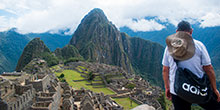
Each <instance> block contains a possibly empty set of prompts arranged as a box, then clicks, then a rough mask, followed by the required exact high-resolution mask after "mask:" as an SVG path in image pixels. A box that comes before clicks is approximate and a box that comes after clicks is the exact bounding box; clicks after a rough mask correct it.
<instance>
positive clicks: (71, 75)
mask: <svg viewBox="0 0 220 110" xmlns="http://www.w3.org/2000/svg"><path fill="white" fill-rule="evenodd" d="M61 73H63V74H64V78H65V79H66V81H67V82H68V83H69V85H70V86H72V87H73V88H74V89H81V88H82V87H83V88H85V89H89V90H91V91H94V92H98V93H100V92H103V93H104V94H105V95H108V94H115V93H114V92H113V91H111V90H110V89H108V88H93V87H92V86H91V85H86V84H90V82H88V81H80V82H74V81H72V80H81V79H84V78H83V77H81V76H80V73H78V72H76V71H74V70H64V71H63V72H61ZM61 73H55V74H56V75H57V76H60V74H61ZM93 82H94V81H93Z"/></svg>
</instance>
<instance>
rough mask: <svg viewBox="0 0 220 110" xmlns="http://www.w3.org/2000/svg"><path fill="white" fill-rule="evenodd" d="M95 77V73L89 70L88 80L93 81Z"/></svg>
mask: <svg viewBox="0 0 220 110" xmlns="http://www.w3.org/2000/svg"><path fill="white" fill-rule="evenodd" d="M94 78H95V74H93V72H89V74H88V80H89V81H92V80H93V79H94Z"/></svg>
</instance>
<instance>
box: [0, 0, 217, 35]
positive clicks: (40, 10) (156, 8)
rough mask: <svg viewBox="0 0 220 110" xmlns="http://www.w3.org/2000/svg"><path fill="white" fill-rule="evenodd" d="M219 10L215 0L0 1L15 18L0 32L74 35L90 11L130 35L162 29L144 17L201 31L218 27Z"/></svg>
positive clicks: (159, 25) (2, 26) (8, 21)
mask: <svg viewBox="0 0 220 110" xmlns="http://www.w3.org/2000/svg"><path fill="white" fill-rule="evenodd" d="M219 6H220V1H219V0H209V1H208V0H2V1H1V3H0V9H3V10H7V11H8V12H11V13H14V14H16V16H17V17H16V18H8V17H5V18H4V19H3V18H1V19H3V21H5V22H6V23H5V22H3V21H0V28H1V30H2V29H6V28H11V27H12V26H13V27H16V28H18V30H20V31H21V32H23V33H26V32H45V31H48V30H57V29H62V28H71V30H73V31H74V30H75V29H76V28H77V26H78V24H79V23H80V21H81V19H82V18H83V17H84V16H85V15H86V14H87V13H88V12H89V11H90V10H91V9H93V8H101V9H102V10H103V11H104V12H105V14H106V16H107V17H108V18H109V20H110V21H112V22H113V23H114V24H115V25H116V26H117V27H118V28H119V27H121V26H128V27H129V28H131V29H133V30H134V31H151V30H160V29H163V28H164V26H163V25H161V24H159V23H157V22H156V21H154V20H144V18H145V17H146V16H158V18H159V19H160V20H161V21H168V22H170V23H172V24H174V25H176V24H177V23H178V22H179V21H181V20H182V19H186V18H187V19H191V22H193V21H192V20H198V21H201V26H202V27H207V26H219V25H220V23H219V13H220V8H219ZM0 16H3V15H0ZM133 18H135V19H137V20H138V21H137V22H135V21H132V19H133Z"/></svg>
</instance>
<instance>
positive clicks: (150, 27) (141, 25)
mask: <svg viewBox="0 0 220 110" xmlns="http://www.w3.org/2000/svg"><path fill="white" fill-rule="evenodd" d="M125 26H128V27H130V28H131V29H132V30H133V31H135V32H137V31H155V30H162V29H163V28H165V26H163V25H161V24H159V23H157V22H156V21H155V20H146V19H140V20H130V19H129V20H126V24H125Z"/></svg>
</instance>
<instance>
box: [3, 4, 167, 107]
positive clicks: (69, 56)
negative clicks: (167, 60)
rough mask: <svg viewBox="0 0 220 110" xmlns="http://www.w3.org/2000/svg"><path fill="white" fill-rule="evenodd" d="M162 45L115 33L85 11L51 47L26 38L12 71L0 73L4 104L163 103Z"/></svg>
mask: <svg viewBox="0 0 220 110" xmlns="http://www.w3.org/2000/svg"><path fill="white" fill-rule="evenodd" d="M163 49H164V48H163V47H162V46H161V45H160V44H157V43H153V42H150V41H147V40H143V39H140V38H136V37H129V36H128V35H127V34H126V33H121V32H120V31H119V30H118V29H117V28H116V26H115V25H114V24H112V23H111V22H110V21H109V20H108V19H107V17H106V16H105V14H104V12H103V11H102V10H101V9H98V8H95V9H93V10H92V11H90V12H89V13H88V14H87V15H86V16H85V17H84V18H83V19H82V21H81V23H80V24H79V26H78V28H77V29H76V31H75V32H74V34H73V36H72V39H71V40H70V42H69V44H67V45H66V46H65V47H63V48H57V49H56V50H55V51H54V52H51V51H50V49H49V48H48V47H47V46H46V45H45V44H44V42H43V41H42V40H40V38H35V39H33V40H31V41H30V42H29V43H28V44H27V45H26V47H25V48H24V51H23V53H22V55H21V57H20V59H19V61H18V64H17V67H16V71H17V72H11V73H3V74H2V75H0V87H1V88H0V96H1V100H0V106H1V107H2V108H3V107H4V109H6V110H129V109H133V108H135V107H136V106H138V105H142V104H147V105H146V106H147V107H149V108H151V109H155V110H162V109H166V108H165V106H164V103H165V101H164V96H163V92H162V90H161V88H160V87H162V75H161V70H162V66H161V59H162V53H163Z"/></svg>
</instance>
